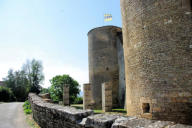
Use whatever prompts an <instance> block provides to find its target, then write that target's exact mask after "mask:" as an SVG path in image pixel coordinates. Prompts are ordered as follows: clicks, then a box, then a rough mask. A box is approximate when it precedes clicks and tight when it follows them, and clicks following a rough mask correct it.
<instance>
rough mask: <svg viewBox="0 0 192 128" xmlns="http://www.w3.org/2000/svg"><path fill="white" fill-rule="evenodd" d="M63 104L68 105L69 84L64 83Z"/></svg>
mask: <svg viewBox="0 0 192 128" xmlns="http://www.w3.org/2000/svg"><path fill="white" fill-rule="evenodd" d="M63 105H64V106H69V85H68V84H65V85H64V86H63Z"/></svg>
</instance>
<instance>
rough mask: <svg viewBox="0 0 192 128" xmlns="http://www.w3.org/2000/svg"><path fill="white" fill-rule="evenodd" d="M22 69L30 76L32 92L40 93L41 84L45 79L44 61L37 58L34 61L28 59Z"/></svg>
mask: <svg viewBox="0 0 192 128" xmlns="http://www.w3.org/2000/svg"><path fill="white" fill-rule="evenodd" d="M22 70H23V71H24V72H25V73H26V76H27V78H28V82H29V86H30V92H34V93H37V94H38V93H40V91H41V89H42V87H41V84H42V83H43V80H44V74H43V65H42V62H41V61H38V60H35V59H33V60H32V61H29V60H28V61H27V62H26V64H24V65H23V68H22Z"/></svg>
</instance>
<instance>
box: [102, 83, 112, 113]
mask: <svg viewBox="0 0 192 128" xmlns="http://www.w3.org/2000/svg"><path fill="white" fill-rule="evenodd" d="M112 85H113V84H112V82H105V83H102V110H103V111H104V112H110V111H111V110H112V106H113V102H112V100H113V96H112V90H113V89H112Z"/></svg>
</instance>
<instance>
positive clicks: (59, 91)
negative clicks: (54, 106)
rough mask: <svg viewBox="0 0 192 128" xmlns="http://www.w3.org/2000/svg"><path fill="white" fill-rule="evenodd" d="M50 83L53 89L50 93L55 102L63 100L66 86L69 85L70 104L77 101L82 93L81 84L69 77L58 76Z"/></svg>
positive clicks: (50, 89)
mask: <svg viewBox="0 0 192 128" xmlns="http://www.w3.org/2000/svg"><path fill="white" fill-rule="evenodd" d="M50 82H51V87H50V88H49V93H50V96H51V98H52V100H53V101H62V100H63V86H64V85H66V84H68V85H69V94H70V95H69V101H70V103H73V102H74V101H75V99H76V98H77V96H78V94H79V92H80V90H79V83H78V82H77V81H76V80H74V79H73V78H72V77H70V76H69V75H57V76H55V77H53V78H52V79H51V80H50Z"/></svg>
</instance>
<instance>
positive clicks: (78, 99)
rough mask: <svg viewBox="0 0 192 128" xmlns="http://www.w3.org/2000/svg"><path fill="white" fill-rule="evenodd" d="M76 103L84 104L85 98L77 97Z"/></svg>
mask: <svg viewBox="0 0 192 128" xmlns="http://www.w3.org/2000/svg"><path fill="white" fill-rule="evenodd" d="M74 104H83V98H82V97H77V98H76V99H75V101H74Z"/></svg>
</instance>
